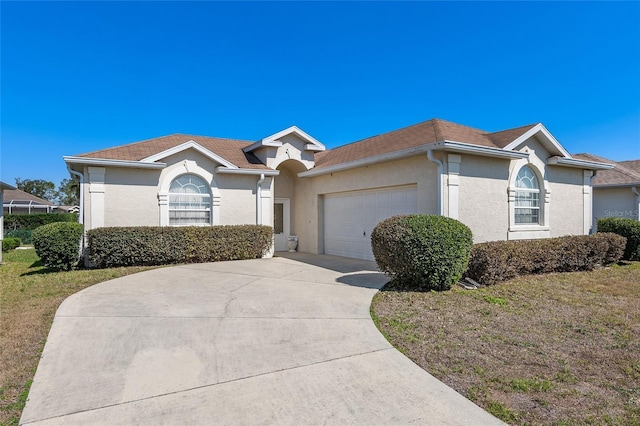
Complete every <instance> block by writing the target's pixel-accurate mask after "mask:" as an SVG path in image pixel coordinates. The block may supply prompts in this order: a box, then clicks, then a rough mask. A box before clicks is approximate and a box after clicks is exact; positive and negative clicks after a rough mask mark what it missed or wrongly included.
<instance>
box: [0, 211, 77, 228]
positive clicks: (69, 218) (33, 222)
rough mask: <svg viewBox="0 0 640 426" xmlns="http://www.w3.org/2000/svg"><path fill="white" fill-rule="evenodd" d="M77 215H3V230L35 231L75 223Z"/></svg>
mask: <svg viewBox="0 0 640 426" xmlns="http://www.w3.org/2000/svg"><path fill="white" fill-rule="evenodd" d="M77 221H78V214H77V213H35V214H6V215H4V228H5V229H36V228H37V227H39V226H42V225H47V224H49V223H55V222H77Z"/></svg>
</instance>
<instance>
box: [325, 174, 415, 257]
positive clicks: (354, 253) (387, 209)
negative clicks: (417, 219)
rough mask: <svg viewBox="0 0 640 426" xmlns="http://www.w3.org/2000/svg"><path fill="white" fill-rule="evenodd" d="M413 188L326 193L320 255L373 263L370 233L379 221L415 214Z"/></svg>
mask: <svg viewBox="0 0 640 426" xmlns="http://www.w3.org/2000/svg"><path fill="white" fill-rule="evenodd" d="M417 193H418V191H417V188H416V187H415V186H404V187H398V188H386V189H375V190H369V191H355V192H342V193H339V194H327V195H325V197H324V252H325V253H327V254H333V255H336V256H345V257H355V258H357V259H367V260H374V259H373V253H372V252H371V232H372V231H373V228H375V226H376V225H377V224H378V223H380V222H381V221H382V220H384V219H386V218H388V217H391V216H395V215H399V214H412V213H417V210H418V197H417Z"/></svg>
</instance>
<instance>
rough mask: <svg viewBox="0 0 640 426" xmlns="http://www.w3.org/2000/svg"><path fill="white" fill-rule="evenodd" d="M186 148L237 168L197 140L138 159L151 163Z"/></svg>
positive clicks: (224, 164)
mask: <svg viewBox="0 0 640 426" xmlns="http://www.w3.org/2000/svg"><path fill="white" fill-rule="evenodd" d="M187 149H195V150H196V151H198V152H199V153H200V154H202V155H204V156H205V157H209V158H210V159H211V160H213V161H215V162H216V163H218V164H222V165H223V166H225V167H227V168H229V169H237V168H238V166H236V165H235V164H233V163H231V162H229V161H227V160H225V159H224V158H222V157H220V156H219V155H218V154H216V153H215V152H213V151H210V150H208V149H207V148H205V147H203V146H202V145H200V144H198V143H197V142H194V141H189V142H185V143H183V144H180V145H178V146H174V147H173V148H169V149H167V150H165V151H162V152H159V153H157V154H154V155H151V156H149V157H147V158H143V159H142V160H140V162H141V163H153V162H156V161H158V160H162V159H163V158H167V157H169V156H171V155H175V154H178V153H179V152H182V151H184V150H187Z"/></svg>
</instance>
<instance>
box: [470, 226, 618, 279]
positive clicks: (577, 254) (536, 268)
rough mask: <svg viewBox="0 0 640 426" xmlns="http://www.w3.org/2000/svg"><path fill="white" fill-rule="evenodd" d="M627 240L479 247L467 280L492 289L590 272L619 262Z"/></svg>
mask: <svg viewBox="0 0 640 426" xmlns="http://www.w3.org/2000/svg"><path fill="white" fill-rule="evenodd" d="M625 243H626V241H625V239H624V238H623V237H621V236H620V235H616V234H611V233H597V234H594V235H576V236H565V237H558V238H548V239H540V240H518V241H493V242H489V243H480V244H475V245H474V246H473V249H472V250H471V258H470V260H469V266H468V268H467V271H466V272H465V276H467V277H469V278H472V279H474V280H476V281H478V282H480V283H481V284H486V285H491V284H495V283H496V282H499V281H506V280H510V279H512V278H515V277H517V276H519V275H529V274H543V273H548V272H571V271H589V270H592V269H594V268H595V267H596V266H598V265H605V264H609V263H613V262H617V261H618V260H620V258H621V257H622V253H623V251H624V246H625Z"/></svg>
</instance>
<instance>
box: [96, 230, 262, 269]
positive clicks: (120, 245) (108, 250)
mask: <svg viewBox="0 0 640 426" xmlns="http://www.w3.org/2000/svg"><path fill="white" fill-rule="evenodd" d="M87 240H88V259H89V262H90V263H91V264H92V265H94V266H95V267H97V268H111V267H114V266H143V265H166V264H172V263H198V262H217V261H222V260H239V259H255V258H260V257H262V256H263V255H264V254H265V253H266V252H267V251H268V250H269V248H270V247H271V242H272V241H273V228H272V227H270V226H264V225H233V226H207V227H199V226H189V227H117V228H116V227H114V228H97V229H92V230H90V231H89V232H87Z"/></svg>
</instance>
